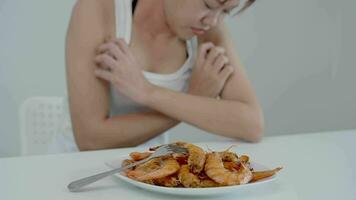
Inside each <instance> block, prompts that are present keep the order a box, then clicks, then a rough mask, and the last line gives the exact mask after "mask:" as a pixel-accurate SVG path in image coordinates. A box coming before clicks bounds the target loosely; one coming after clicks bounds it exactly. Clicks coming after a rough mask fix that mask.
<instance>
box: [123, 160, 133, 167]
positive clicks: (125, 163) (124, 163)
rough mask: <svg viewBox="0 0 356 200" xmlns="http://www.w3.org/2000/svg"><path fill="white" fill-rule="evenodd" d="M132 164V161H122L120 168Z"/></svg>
mask: <svg viewBox="0 0 356 200" xmlns="http://www.w3.org/2000/svg"><path fill="white" fill-rule="evenodd" d="M134 162H135V161H134V160H131V159H125V160H124V161H122V163H121V166H122V167H126V166H127V165H130V164H132V163H134Z"/></svg>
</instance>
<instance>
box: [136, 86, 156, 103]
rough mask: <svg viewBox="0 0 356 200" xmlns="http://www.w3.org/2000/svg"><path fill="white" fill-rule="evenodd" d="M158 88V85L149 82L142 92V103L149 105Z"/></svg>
mask: <svg viewBox="0 0 356 200" xmlns="http://www.w3.org/2000/svg"><path fill="white" fill-rule="evenodd" d="M157 90H158V87H157V86H156V85H153V84H151V83H148V84H147V86H146V87H145V89H144V91H143V92H142V96H141V98H140V102H139V103H140V104H141V105H144V106H147V107H149V105H150V104H151V102H152V99H153V95H154V93H155V92H156V91H157Z"/></svg>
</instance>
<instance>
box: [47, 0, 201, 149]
mask: <svg viewBox="0 0 356 200" xmlns="http://www.w3.org/2000/svg"><path fill="white" fill-rule="evenodd" d="M115 15H116V27H117V28H116V37H117V38H124V39H125V41H126V42H127V43H128V44H129V43H130V41H131V26H132V0H115ZM186 47H187V52H188V58H187V60H186V61H185V63H184V64H183V66H181V67H180V68H179V69H178V70H177V71H176V72H174V73H171V74H157V73H152V72H148V71H143V74H144V77H145V78H146V79H147V80H148V81H149V82H150V83H152V84H154V85H158V86H160V87H164V88H168V89H171V90H174V91H180V92H186V90H187V88H188V84H189V78H190V75H191V71H192V68H193V66H194V63H195V60H196V57H197V49H198V40H197V37H196V36H195V37H193V38H192V39H190V40H187V41H186ZM64 104H65V105H64V111H63V117H62V122H61V123H60V124H59V128H58V132H57V135H56V137H55V139H54V142H53V143H52V144H51V145H50V147H49V153H60V152H72V151H78V148H77V146H76V144H75V141H74V137H73V131H72V126H71V121H70V114H69V109H68V103H67V101H65V103H64ZM148 110H149V108H147V107H144V106H141V105H139V104H137V103H135V102H134V101H132V100H131V99H129V98H127V97H126V96H124V95H122V94H121V93H120V92H118V91H117V90H115V89H114V88H113V87H112V86H111V87H110V116H115V115H125V114H130V113H137V112H143V111H148ZM167 142H168V132H165V133H163V134H161V135H159V136H157V137H155V138H153V139H151V140H149V141H147V142H145V143H144V144H142V145H140V146H155V145H159V144H164V143H167Z"/></svg>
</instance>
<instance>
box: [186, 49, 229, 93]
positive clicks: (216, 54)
mask: <svg viewBox="0 0 356 200" xmlns="http://www.w3.org/2000/svg"><path fill="white" fill-rule="evenodd" d="M233 69H234V68H233V67H232V66H230V65H229V59H228V57H227V56H226V54H225V49H224V48H222V47H219V46H215V45H214V44H213V43H212V42H206V43H202V44H201V45H200V46H199V50H198V58H197V60H196V63H195V66H194V68H193V72H192V75H191V79H190V85H189V89H188V93H190V94H193V95H199V96H206V97H212V98H216V97H217V96H219V95H220V93H221V91H222V89H223V87H224V85H225V83H226V81H227V79H228V78H229V77H230V75H231V74H232V73H233V71H234V70H233Z"/></svg>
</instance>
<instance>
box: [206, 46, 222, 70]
mask: <svg viewBox="0 0 356 200" xmlns="http://www.w3.org/2000/svg"><path fill="white" fill-rule="evenodd" d="M224 53H225V49H224V48H222V47H213V48H211V49H210V51H209V53H208V56H207V58H206V64H207V65H210V66H212V65H213V63H214V62H215V60H216V58H217V57H218V56H219V55H221V54H224Z"/></svg>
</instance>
